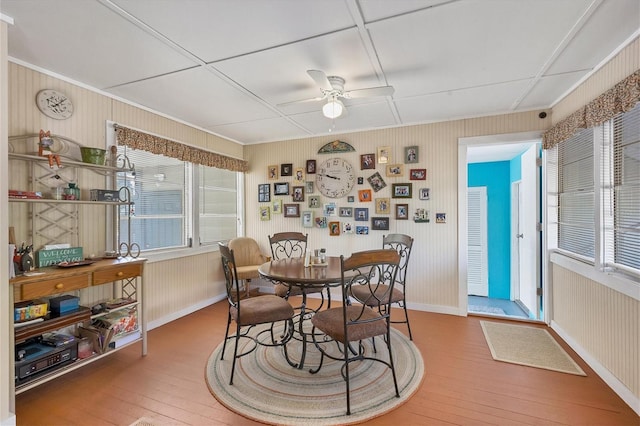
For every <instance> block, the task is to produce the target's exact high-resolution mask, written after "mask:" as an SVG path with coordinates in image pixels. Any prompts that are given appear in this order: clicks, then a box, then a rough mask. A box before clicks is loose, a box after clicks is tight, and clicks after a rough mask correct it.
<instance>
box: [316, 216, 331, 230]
mask: <svg viewBox="0 0 640 426" xmlns="http://www.w3.org/2000/svg"><path fill="white" fill-rule="evenodd" d="M315 222H316V227H318V228H326V227H327V226H328V224H327V218H326V217H324V216H320V217H316V220H315Z"/></svg>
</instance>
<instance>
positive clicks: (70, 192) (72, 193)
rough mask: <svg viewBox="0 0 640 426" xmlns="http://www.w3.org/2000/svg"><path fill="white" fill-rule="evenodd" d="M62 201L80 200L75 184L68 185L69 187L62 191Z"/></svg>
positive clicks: (78, 190)
mask: <svg viewBox="0 0 640 426" xmlns="http://www.w3.org/2000/svg"><path fill="white" fill-rule="evenodd" d="M64 199H65V200H79V199H80V188H78V187H77V186H76V184H75V183H70V184H69V187H68V188H65V189H64Z"/></svg>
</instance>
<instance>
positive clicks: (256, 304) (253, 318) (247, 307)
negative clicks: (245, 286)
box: [229, 294, 293, 325]
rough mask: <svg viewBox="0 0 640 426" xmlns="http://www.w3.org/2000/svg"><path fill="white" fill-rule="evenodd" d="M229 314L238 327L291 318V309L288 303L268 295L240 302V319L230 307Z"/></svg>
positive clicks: (233, 308)
mask: <svg viewBox="0 0 640 426" xmlns="http://www.w3.org/2000/svg"><path fill="white" fill-rule="evenodd" d="M229 312H231V318H233V320H234V321H235V322H237V323H238V324H240V325H250V324H264V323H269V322H274V321H282V320H286V319H289V318H292V317H293V308H292V307H291V305H290V304H289V302H287V301H286V300H284V299H283V298H281V297H278V296H273V295H270V294H268V295H264V296H258V297H250V298H248V299H244V300H242V301H241V302H240V318H238V310H237V309H236V308H235V307H230V308H229Z"/></svg>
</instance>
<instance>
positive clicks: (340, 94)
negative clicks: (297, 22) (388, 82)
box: [278, 70, 394, 119]
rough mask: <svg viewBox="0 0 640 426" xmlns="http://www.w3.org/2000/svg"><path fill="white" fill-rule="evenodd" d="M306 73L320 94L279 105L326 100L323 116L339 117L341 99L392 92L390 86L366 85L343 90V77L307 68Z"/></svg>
mask: <svg viewBox="0 0 640 426" xmlns="http://www.w3.org/2000/svg"><path fill="white" fill-rule="evenodd" d="M307 74H309V77H311V78H312V79H313V80H314V81H315V82H316V84H317V85H318V86H319V88H320V93H321V94H322V96H320V97H317V98H311V99H302V100H299V101H293V102H286V103H283V104H278V106H279V107H282V106H288V105H294V104H301V103H308V102H318V101H323V100H326V101H327V102H326V104H325V105H324V106H323V107H322V112H323V114H324V116H325V117H327V118H331V119H333V118H337V117H340V116H341V115H342V113H343V112H344V111H345V106H344V104H343V103H342V102H341V99H354V98H369V97H378V96H391V95H393V92H394V88H393V87H391V86H378V87H368V88H365V89H356V90H349V91H346V92H345V90H344V85H345V79H344V78H342V77H339V76H337V75H326V74H325V73H324V71H319V70H307Z"/></svg>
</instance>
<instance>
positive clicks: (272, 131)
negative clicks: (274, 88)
mask: <svg viewBox="0 0 640 426" xmlns="http://www.w3.org/2000/svg"><path fill="white" fill-rule="evenodd" d="M207 130H210V131H212V132H214V133H216V134H218V135H221V136H223V137H226V138H229V139H231V140H235V141H241V142H242V143H243V144H253V143H260V142H265V141H279V140H286V139H298V138H306V137H309V136H310V135H311V134H310V132H308V131H306V130H305V129H303V128H301V127H300V126H297V125H295V124H292V123H291V122H290V121H288V120H287V119H285V118H282V117H279V118H270V119H262V120H256V121H251V122H248V123H232V124H223V125H220V126H209V127H207Z"/></svg>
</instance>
